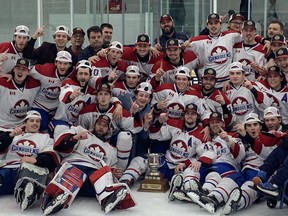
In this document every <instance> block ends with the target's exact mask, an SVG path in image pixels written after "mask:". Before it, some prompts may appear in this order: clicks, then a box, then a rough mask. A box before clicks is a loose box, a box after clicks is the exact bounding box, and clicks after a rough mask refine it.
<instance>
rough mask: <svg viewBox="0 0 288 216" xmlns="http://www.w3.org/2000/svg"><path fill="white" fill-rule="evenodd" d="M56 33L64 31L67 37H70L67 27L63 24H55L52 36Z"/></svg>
mask: <svg viewBox="0 0 288 216" xmlns="http://www.w3.org/2000/svg"><path fill="white" fill-rule="evenodd" d="M57 33H65V34H67V35H68V38H69V39H70V38H71V35H70V31H69V29H68V28H67V27H66V26H64V25H60V26H57V27H56V30H55V32H54V34H53V36H55V35H56V34H57Z"/></svg>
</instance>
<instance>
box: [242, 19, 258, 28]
mask: <svg viewBox="0 0 288 216" xmlns="http://www.w3.org/2000/svg"><path fill="white" fill-rule="evenodd" d="M245 27H252V28H254V29H256V24H255V22H254V21H253V20H246V21H244V23H243V28H245Z"/></svg>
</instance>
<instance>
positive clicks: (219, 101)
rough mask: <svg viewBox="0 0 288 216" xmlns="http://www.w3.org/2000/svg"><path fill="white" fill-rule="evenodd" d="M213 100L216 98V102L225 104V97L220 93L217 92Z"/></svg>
mask: <svg viewBox="0 0 288 216" xmlns="http://www.w3.org/2000/svg"><path fill="white" fill-rule="evenodd" d="M215 100H216V101H217V102H218V103H220V104H221V105H224V104H225V99H224V97H223V95H222V94H220V93H219V94H218V95H216V97H215Z"/></svg>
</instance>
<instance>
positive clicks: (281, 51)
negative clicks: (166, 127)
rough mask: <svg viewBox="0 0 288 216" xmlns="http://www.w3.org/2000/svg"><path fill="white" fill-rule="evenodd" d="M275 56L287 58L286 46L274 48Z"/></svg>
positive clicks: (287, 49) (287, 50)
mask: <svg viewBox="0 0 288 216" xmlns="http://www.w3.org/2000/svg"><path fill="white" fill-rule="evenodd" d="M275 55H276V58H288V48H286V47H282V48H279V49H278V50H276V53H275Z"/></svg>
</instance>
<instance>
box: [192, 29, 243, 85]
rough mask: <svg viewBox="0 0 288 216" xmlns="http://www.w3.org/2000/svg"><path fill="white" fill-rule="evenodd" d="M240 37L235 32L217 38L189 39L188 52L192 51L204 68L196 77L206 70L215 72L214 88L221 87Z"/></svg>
mask: <svg viewBox="0 0 288 216" xmlns="http://www.w3.org/2000/svg"><path fill="white" fill-rule="evenodd" d="M242 40H243V39H242V36H241V35H240V33H238V32H235V31H226V32H222V33H221V34H220V35H219V36H218V37H215V38H213V37H210V36H209V35H200V36H195V37H193V38H190V39H189V41H190V46H189V47H188V48H187V49H188V50H192V51H193V52H194V53H195V54H196V55H197V57H198V59H199V61H200V64H203V65H204V67H203V68H201V69H200V70H198V76H199V77H200V78H201V77H202V76H203V73H204V70H205V69H206V68H213V69H215V70H216V71H217V73H216V76H217V82H216V86H215V87H216V88H220V87H223V82H225V81H227V80H228V79H229V66H230V64H231V62H232V60H233V46H234V44H235V43H238V42H241V41H242Z"/></svg>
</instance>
